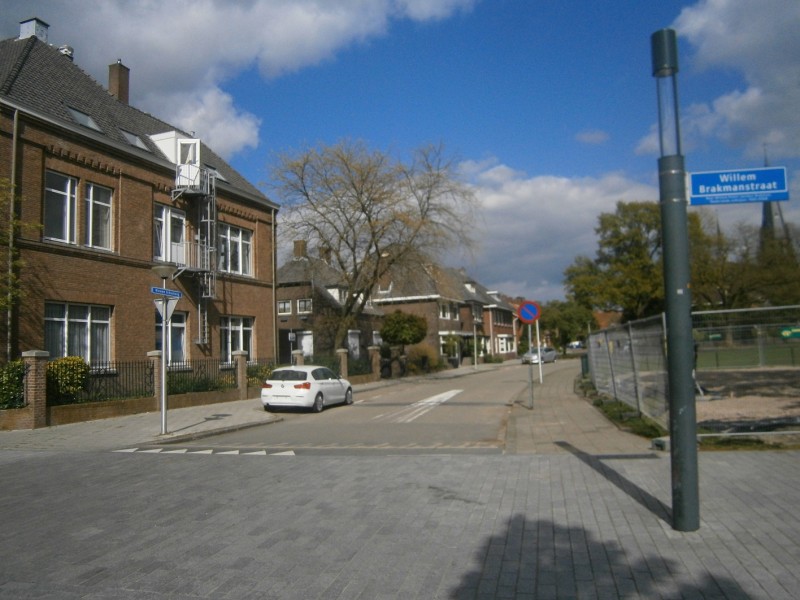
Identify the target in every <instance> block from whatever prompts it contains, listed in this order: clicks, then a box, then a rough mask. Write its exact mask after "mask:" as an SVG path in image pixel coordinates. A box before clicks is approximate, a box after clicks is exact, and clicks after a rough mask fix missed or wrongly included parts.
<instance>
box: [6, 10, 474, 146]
mask: <svg viewBox="0 0 800 600" xmlns="http://www.w3.org/2000/svg"><path fill="white" fill-rule="evenodd" d="M477 1H479V0H325V1H320V0H227V1H225V2H222V1H219V0H169V1H167V2H163V1H157V0H141V1H137V2H129V1H127V0H82V1H81V2H80V4H79V6H76V5H75V3H67V2H64V3H60V2H59V3H54V2H52V1H51V0H7V1H5V2H4V10H3V12H4V16H6V15H10V16H11V19H10V20H9V23H10V22H11V21H13V19H16V20H17V21H19V20H22V19H25V18H28V17H30V16H32V15H35V16H39V17H40V18H42V19H44V20H45V21H47V22H48V23H50V40H49V41H50V42H51V43H53V44H56V45H61V44H69V45H70V46H72V47H73V48H74V49H75V60H76V62H77V63H78V64H79V65H80V66H81V68H83V69H84V70H86V71H87V72H88V73H90V74H91V75H92V76H94V77H95V79H97V81H98V82H100V83H101V84H105V83H106V81H107V73H108V70H107V69H108V65H109V64H111V63H112V62H115V61H116V60H117V59H121V60H122V62H123V63H124V64H125V65H126V66H128V67H129V68H130V69H131V103H132V104H133V105H135V106H137V107H140V108H142V109H144V110H146V111H148V112H151V113H153V114H155V115H158V116H166V115H165V113H169V117H170V119H172V121H173V122H174V123H175V124H176V125H181V126H183V127H184V128H186V129H189V130H193V131H195V132H197V134H198V135H199V136H200V137H202V138H203V139H204V140H206V141H208V142H209V143H210V144H211V145H212V147H213V148H214V149H215V150H216V151H217V152H218V153H219V154H221V155H222V156H223V157H225V158H230V157H231V156H232V155H233V154H235V153H236V152H237V151H239V150H242V149H244V148H248V147H254V146H256V145H257V143H258V142H257V136H258V132H257V131H256V132H255V133H253V132H252V131H249V128H251V127H252V128H257V127H258V122H259V121H258V119H257V118H256V117H255V116H254V115H252V114H249V113H247V112H246V111H243V110H242V109H241V108H239V107H237V106H236V104H235V102H234V101H233V100H232V98H231V97H230V96H228V95H226V94H225V92H224V91H223V90H224V83H225V81H227V80H229V79H232V78H234V77H236V76H238V75H239V74H241V73H242V72H243V71H244V70H246V69H249V68H252V67H256V68H257V69H258V71H259V72H260V73H261V74H262V76H263V77H267V78H269V77H277V76H280V75H282V74H285V73H288V72H292V71H296V70H298V69H301V68H303V67H307V66H309V65H314V64H318V63H320V62H323V61H326V60H331V59H333V58H334V57H335V55H336V53H337V52H338V51H340V50H342V49H344V48H346V47H348V46H350V45H352V44H354V43H360V42H363V41H366V40H369V39H370V38H373V37H376V36H381V35H384V34H385V33H386V32H387V30H388V27H389V25H390V22H391V20H392V19H411V20H416V21H427V20H441V19H444V18H447V17H449V16H451V15H452V14H454V13H456V12H458V11H466V10H469V9H471V8H472V6H473V5H474V4H475V3H476V2H477ZM9 23H4V24H3V25H4V27H8V26H9ZM7 33H8V35H14V34H15V33H16V32H14V31H8V32H7ZM254 136H255V137H254Z"/></svg>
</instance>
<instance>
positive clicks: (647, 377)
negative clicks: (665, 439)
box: [587, 305, 800, 428]
mask: <svg viewBox="0 0 800 600" xmlns="http://www.w3.org/2000/svg"><path fill="white" fill-rule="evenodd" d="M692 330H693V338H694V341H695V345H694V354H695V355H694V361H695V383H696V390H697V396H696V397H697V399H698V401H703V400H707V401H715V400H721V399H722V398H717V397H715V396H714V391H713V390H709V389H707V386H706V385H704V380H708V381H712V380H714V381H718V380H719V378H720V377H719V375H720V373H721V372H723V373H724V374H725V377H726V378H727V379H728V380H730V381H742V382H744V383H743V385H744V384H745V383H748V382H749V384H750V385H749V387H748V388H747V389H748V393H749V394H751V395H752V394H758V393H759V391H758V389H755V388H754V386H753V382H754V381H758V380H760V379H772V380H773V383H774V380H775V379H776V378H778V377H783V376H785V377H788V378H789V380H795V381H797V382H800V305H794V306H783V307H775V308H761V309H748V310H720V311H700V312H694V313H692ZM666 351H667V348H666V321H665V316H664V315H663V314H661V315H658V316H656V317H651V318H648V319H641V320H638V321H632V322H629V323H625V324H624V325H619V326H615V327H610V328H608V329H604V330H602V331H597V332H594V333H592V334H590V336H589V340H588V342H587V362H588V369H589V372H590V376H591V380H592V384H593V385H594V387H595V389H596V390H597V391H598V392H600V393H602V394H606V395H608V396H611V397H613V398H615V399H617V400H619V401H621V402H624V403H626V404H628V405H630V406H631V407H632V408H634V409H635V410H636V411H638V412H640V413H641V414H644V415H646V416H647V417H649V418H651V419H653V420H655V421H656V422H658V423H659V424H661V425H662V426H663V427H665V428H668V422H669V402H668V395H667V359H666ZM765 373H766V374H767V377H764V375H765ZM782 391H783V393H784V394H790V395H793V394H798V393H800V389H798V387H797V386H795V385H788V386H783V390H782ZM770 393H771V392H770ZM729 394H730V395H731V396H733V394H734V392H729ZM797 399H798V400H800V397H798V398H797Z"/></svg>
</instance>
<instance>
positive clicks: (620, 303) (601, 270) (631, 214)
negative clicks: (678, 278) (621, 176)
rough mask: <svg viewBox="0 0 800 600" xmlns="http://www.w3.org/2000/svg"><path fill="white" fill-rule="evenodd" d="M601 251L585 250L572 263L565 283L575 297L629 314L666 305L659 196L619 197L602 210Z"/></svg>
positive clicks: (642, 314)
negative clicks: (611, 207)
mask: <svg viewBox="0 0 800 600" xmlns="http://www.w3.org/2000/svg"><path fill="white" fill-rule="evenodd" d="M595 232H596V233H597V236H598V249H597V256H596V258H595V259H594V260H591V259H589V258H587V257H583V256H579V257H577V258H576V259H575V262H574V263H573V264H572V265H570V266H569V267H567V269H566V271H565V273H564V277H565V286H566V288H567V291H568V294H569V296H570V298H571V299H574V300H575V301H576V302H579V303H580V304H583V305H584V306H585V307H587V308H599V309H603V310H611V309H620V310H622V312H623V315H624V317H625V319H626V320H630V319H639V318H642V317H645V316H648V315H651V314H653V313H656V312H658V311H660V310H661V309H662V306H663V300H664V293H663V285H662V270H661V218H660V212H659V206H658V204H656V203H653V202H618V203H617V207H616V211H615V212H614V213H602V214H601V215H600V217H599V223H598V226H597V227H596V228H595Z"/></svg>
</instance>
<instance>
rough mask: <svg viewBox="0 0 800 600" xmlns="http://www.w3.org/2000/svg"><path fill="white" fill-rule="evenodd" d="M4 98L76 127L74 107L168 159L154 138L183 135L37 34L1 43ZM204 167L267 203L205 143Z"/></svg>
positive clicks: (113, 135)
mask: <svg viewBox="0 0 800 600" xmlns="http://www.w3.org/2000/svg"><path fill="white" fill-rule="evenodd" d="M0 99H4V100H6V101H8V102H10V103H13V104H14V105H16V106H18V107H20V108H21V109H22V110H28V111H31V112H35V113H39V114H40V115H42V116H43V117H45V118H47V119H49V120H52V121H53V122H55V123H57V124H60V125H70V126H73V127H74V126H75V120H74V119H73V118H72V115H71V114H70V112H69V108H72V109H76V110H79V111H81V112H83V113H85V114H87V115H89V116H91V117H92V119H93V120H94V121H95V123H97V125H98V126H99V128H100V129H101V130H102V131H101V132H97V133H98V134H100V135H102V136H105V137H106V138H108V139H109V140H111V141H113V142H115V143H117V144H121V145H123V147H127V146H129V145H130V143H129V142H128V140H127V139H126V138H125V136H124V135H123V133H122V131H123V130H124V131H127V132H129V133H132V134H134V135H136V136H138V137H139V138H140V139H141V140H142V142H144V144H145V145H146V146H147V148H148V150H149V151H150V152H151V153H152V154H153V156H155V157H158V159H159V160H161V161H163V160H166V157H165V156H164V155H163V154H162V153H161V151H160V150H159V149H158V148H157V147H156V145H155V144H154V143H153V142H152V141H151V140H150V138H149V136H150V135H154V134H158V133H165V132H168V131H178V132H180V133H181V134H183V135H185V136H186V137H192V136H191V135H189V134H187V133H186V132H183V131H181V130H180V129H179V128H177V127H175V126H173V125H170V124H169V123H166V122H165V121H162V120H160V119H157V118H156V117H153V116H152V115H149V114H147V113H145V112H142V111H140V110H138V109H136V108H134V107H132V106H130V105H128V104H126V103H124V102H120V101H119V100H117V98H115V97H114V96H113V95H112V94H110V93H109V92H108V90H106V89H105V88H103V86H101V85H100V84H99V83H97V82H96V81H95V80H94V79H92V77H90V76H89V75H88V74H87V73H85V72H84V71H83V70H81V69H80V67H78V66H77V65H76V64H75V63H74V62H72V60H71V59H70V58H68V57H67V56H64V55H63V54H61V53H60V52H59V50H58V49H57V48H54V47H53V46H50V45H48V44H46V43H45V42H43V41H41V40H39V39H38V38H37V37H35V36H31V37H29V38H26V39H18V38H12V39H8V40H2V41H0ZM200 155H201V157H202V161H203V163H205V164H206V165H207V166H210V167H213V168H214V169H216V170H217V172H218V173H219V174H220V175H222V177H223V178H224V181H225V182H227V184H228V185H229V186H230V187H232V188H234V189H236V190H238V191H239V192H245V193H247V194H248V195H251V196H256V197H257V199H259V200H261V201H267V202H268V200H267V198H266V196H264V194H263V193H262V192H260V191H259V190H258V189H257V188H256V187H255V186H253V185H252V184H251V183H250V182H248V181H247V180H246V179H245V178H244V177H242V176H241V175H240V174H239V173H238V172H237V171H236V170H235V169H234V168H233V167H231V166H230V165H229V164H228V163H227V162H225V161H224V160H223V159H222V158H221V157H220V156H218V155H217V154H216V153H215V152H214V151H213V150H212V149H211V148H209V147H208V146H206V145H205V144H203V143H202V141H201V149H200Z"/></svg>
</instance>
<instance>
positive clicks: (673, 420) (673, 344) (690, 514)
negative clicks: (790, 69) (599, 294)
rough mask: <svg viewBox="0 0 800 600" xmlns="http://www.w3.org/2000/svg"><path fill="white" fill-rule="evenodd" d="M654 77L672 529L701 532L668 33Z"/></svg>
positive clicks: (673, 45) (683, 208)
mask: <svg viewBox="0 0 800 600" xmlns="http://www.w3.org/2000/svg"><path fill="white" fill-rule="evenodd" d="M650 42H651V50H652V59H653V76H654V77H655V78H656V82H657V93H658V130H659V148H660V158H659V159H658V181H659V191H660V194H659V196H660V204H661V228H662V244H663V254H664V296H665V313H666V324H667V380H668V394H669V429H670V459H671V461H672V469H671V470H672V527H673V529H675V530H677V531H696V530H697V529H699V528H700V509H699V504H700V502H699V494H698V473H697V471H698V469H697V415H696V408H695V386H694V373H693V370H694V343H693V340H692V298H691V291H690V268H689V234H688V225H687V220H688V219H687V202H686V171H685V167H684V159H683V155H682V154H681V137H680V119H679V116H678V115H679V113H678V87H677V80H676V75H677V73H678V45H677V40H676V35H675V30H673V29H662V30H660V31H656V32H655V33H653V34H652V36H651V38H650Z"/></svg>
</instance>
